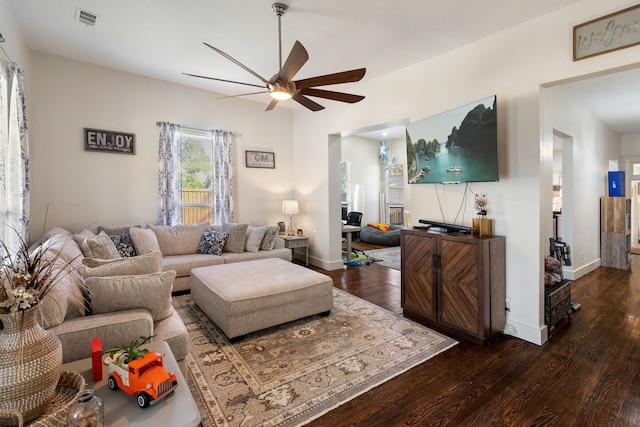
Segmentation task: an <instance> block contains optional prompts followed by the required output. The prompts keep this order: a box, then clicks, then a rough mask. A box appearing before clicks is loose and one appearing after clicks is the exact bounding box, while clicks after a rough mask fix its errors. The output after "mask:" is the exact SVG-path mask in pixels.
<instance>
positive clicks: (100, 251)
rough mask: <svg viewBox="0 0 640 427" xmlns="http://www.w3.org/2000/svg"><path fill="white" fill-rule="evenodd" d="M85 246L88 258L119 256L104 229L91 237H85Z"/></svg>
mask: <svg viewBox="0 0 640 427" xmlns="http://www.w3.org/2000/svg"><path fill="white" fill-rule="evenodd" d="M87 246H88V247H89V254H90V258H100V259H113V258H120V253H119V252H118V249H117V248H116V245H115V244H114V243H113V240H111V238H110V237H109V236H108V235H107V233H105V232H104V231H102V232H100V234H98V235H97V236H96V237H94V238H92V239H87Z"/></svg>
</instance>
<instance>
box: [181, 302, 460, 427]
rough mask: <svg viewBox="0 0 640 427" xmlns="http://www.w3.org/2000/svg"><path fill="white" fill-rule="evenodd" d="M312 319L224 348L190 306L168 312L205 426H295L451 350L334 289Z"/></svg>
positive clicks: (420, 329)
mask: <svg viewBox="0 0 640 427" xmlns="http://www.w3.org/2000/svg"><path fill="white" fill-rule="evenodd" d="M333 292H334V295H333V296H334V309H333V310H332V311H331V314H330V315H329V316H319V315H318V316H311V317H308V318H305V319H301V320H297V321H294V322H290V323H287V324H284V325H280V326H276V327H273V328H269V329H266V330H264V331H259V332H255V333H252V334H249V335H246V336H245V337H243V338H241V339H240V340H238V341H236V342H234V343H230V342H229V340H228V339H227V338H226V337H225V336H224V334H223V333H222V332H221V331H220V330H219V329H218V328H217V327H216V326H215V324H213V322H211V321H210V320H209V319H208V318H207V316H206V315H205V314H203V313H202V312H201V311H200V309H199V308H198V307H197V306H196V305H195V304H194V303H193V302H192V301H191V298H190V296H189V295H183V296H179V297H174V299H173V303H174V307H175V308H176V310H178V312H179V313H180V316H181V317H182V319H183V321H184V322H185V324H186V326H187V328H188V330H189V335H190V338H191V355H190V356H188V357H187V364H188V369H189V376H190V380H189V381H190V387H191V391H192V393H193V396H194V398H195V399H196V401H198V402H197V403H198V405H199V408H200V414H201V416H202V419H203V425H204V427H208V426H230V427H232V426H275V425H278V426H299V425H302V424H305V423H308V422H309V421H311V420H313V419H316V418H318V417H320V416H321V415H323V414H325V413H327V412H328V411H330V410H331V409H333V408H335V407H337V406H339V405H341V404H343V403H345V402H347V401H349V400H351V399H353V398H354V397H356V396H358V395H360V394H362V393H365V392H366V391H368V390H370V389H372V388H373V387H375V386H377V385H379V384H382V383H383V382H385V381H388V380H389V379H391V378H393V377H395V376H397V375H399V374H401V373H402V372H405V371H407V370H408V369H410V368H412V367H413V366H416V365H418V364H420V363H422V362H424V361H425V360H428V359H430V358H432V357H433V356H435V355H437V354H439V353H440V352H443V351H445V350H447V349H449V348H450V347H452V346H454V345H455V344H456V341H454V340H453V339H451V338H448V337H446V336H444V335H441V334H439V333H437V332H434V331H432V330H430V329H428V328H426V327H424V326H422V325H419V324H417V323H414V322H412V321H410V320H407V319H404V318H402V317H400V316H397V315H395V314H393V313H391V312H389V311H386V310H384V309H382V308H380V307H378V306H375V305H373V304H370V303H369V302H367V301H364V300H362V299H360V298H357V297H354V296H352V295H350V294H348V293H346V292H343V291H341V290H338V289H334V291H333Z"/></svg>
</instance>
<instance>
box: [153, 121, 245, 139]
mask: <svg viewBox="0 0 640 427" xmlns="http://www.w3.org/2000/svg"><path fill="white" fill-rule="evenodd" d="M161 124H162V122H156V126H160V125H161ZM178 126H180V127H181V128H182V129H188V130H195V131H199V132H212V131H214V130H215V129H200V128H194V127H190V126H182V125H178ZM229 134H230V135H233V136H238V133H237V132H229Z"/></svg>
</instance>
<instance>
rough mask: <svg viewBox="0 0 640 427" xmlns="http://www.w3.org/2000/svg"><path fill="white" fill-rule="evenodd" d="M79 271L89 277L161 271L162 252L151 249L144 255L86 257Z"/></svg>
mask: <svg viewBox="0 0 640 427" xmlns="http://www.w3.org/2000/svg"><path fill="white" fill-rule="evenodd" d="M82 264H83V265H81V266H80V267H78V271H79V272H80V274H82V277H84V278H85V279H86V278H88V277H105V276H127V275H132V274H148V273H159V272H161V271H162V253H160V251H151V252H148V253H146V254H143V255H138V256H134V257H128V258H117V259H95V258H85V259H83V260H82Z"/></svg>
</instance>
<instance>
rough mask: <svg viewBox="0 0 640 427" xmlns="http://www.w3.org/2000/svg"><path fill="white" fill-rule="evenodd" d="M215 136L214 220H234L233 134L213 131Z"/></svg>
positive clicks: (220, 221) (217, 221) (228, 221)
mask: <svg viewBox="0 0 640 427" xmlns="http://www.w3.org/2000/svg"><path fill="white" fill-rule="evenodd" d="M211 137H212V138H213V153H214V156H213V157H214V159H213V163H214V167H213V222H214V224H223V223H230V222H233V155H232V154H233V150H232V146H231V134H230V133H229V132H227V131H223V130H214V131H212V135H211Z"/></svg>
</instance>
